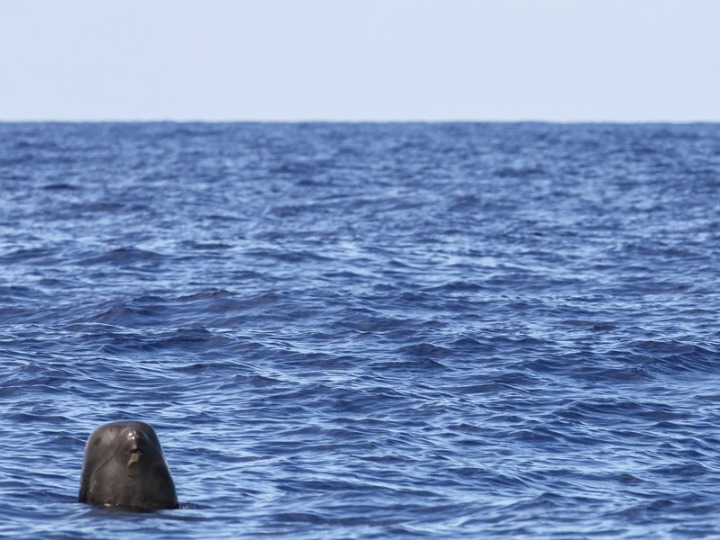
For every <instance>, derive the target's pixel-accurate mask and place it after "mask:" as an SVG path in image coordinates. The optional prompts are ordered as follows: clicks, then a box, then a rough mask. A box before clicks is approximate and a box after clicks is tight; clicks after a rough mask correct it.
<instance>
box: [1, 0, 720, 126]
mask: <svg viewBox="0 0 720 540" xmlns="http://www.w3.org/2000/svg"><path fill="white" fill-rule="evenodd" d="M719 96H720V0H0V120H17V119H25V120H551V121H584V120H592V121H697V120H701V121H720V97H719Z"/></svg>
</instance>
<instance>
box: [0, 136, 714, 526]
mask: <svg viewBox="0 0 720 540" xmlns="http://www.w3.org/2000/svg"><path fill="white" fill-rule="evenodd" d="M0 195H1V199H0V536H2V537H6V538H48V539H56V538H67V539H83V538H173V539H178V538H180V539H182V538H197V539H207V538H228V539H229V538H233V539H234V538H248V539H251V538H252V539H255V538H292V539H294V540H298V539H345V538H347V539H356V538H357V539H360V538H362V539H366V538H367V539H372V538H383V539H384V538H428V539H430V538H432V539H437V538H472V539H478V538H483V539H495V538H503V539H504V538H513V539H538V538H546V539H568V540H570V539H572V540H577V539H584V538H588V539H595V538H603V539H604V538H612V539H646V538H653V539H654V538H672V539H676V538H678V539H685V538H718V537H720V317H719V313H718V312H719V309H720V125H717V124H685V125H682V124H676V125H669V124H668V125H663V124H659V125H650V124H642V125H633V124H626V125H621V124H586V125H585V124H571V125H563V124H542V123H510V124H486V123H447V124H443V123H409V124H401V123H398V124H371V123H359V124H333V123H294V124H283V123H278V124H270V123H268V124H263V123H258V124H252V123H226V124H212V123H95V124H91V123H87V124H83V123H78V124H58V123H27V124H23V123H19V124H13V123H4V124H0ZM118 419H139V420H144V421H146V422H148V423H150V424H151V425H153V426H154V427H155V429H156V431H157V433H158V435H159V437H160V440H161V442H162V445H163V448H164V451H165V455H166V457H167V461H168V463H169V465H170V469H171V471H172V474H173V477H174V480H175V484H176V486H177V491H178V497H179V499H180V503H181V507H180V508H179V509H176V510H163V511H159V512H151V513H132V512H125V511H110V510H106V509H101V508H95V507H92V506H89V505H85V504H81V503H79V502H77V496H78V489H79V483H80V470H81V467H82V459H83V452H84V446H85V442H86V441H87V438H88V436H89V435H90V433H91V432H92V430H93V429H94V428H95V427H97V426H99V425H101V424H103V423H105V422H108V421H112V420H118Z"/></svg>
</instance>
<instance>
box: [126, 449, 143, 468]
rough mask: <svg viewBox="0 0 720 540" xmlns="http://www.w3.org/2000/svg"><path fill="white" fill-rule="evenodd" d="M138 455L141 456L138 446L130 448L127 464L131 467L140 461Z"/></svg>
mask: <svg viewBox="0 0 720 540" xmlns="http://www.w3.org/2000/svg"><path fill="white" fill-rule="evenodd" d="M140 456H142V452H141V451H140V448H138V447H135V448H132V449H131V450H130V459H128V462H127V466H128V467H132V466H133V465H135V464H136V463H137V462H139V461H140Z"/></svg>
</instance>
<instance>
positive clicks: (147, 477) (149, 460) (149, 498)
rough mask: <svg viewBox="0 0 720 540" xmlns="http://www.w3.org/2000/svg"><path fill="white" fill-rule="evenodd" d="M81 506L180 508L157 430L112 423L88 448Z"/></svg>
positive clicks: (135, 423)
mask: <svg viewBox="0 0 720 540" xmlns="http://www.w3.org/2000/svg"><path fill="white" fill-rule="evenodd" d="M78 500H79V501H80V502H82V503H88V504H92V505H95V506H103V507H119V508H127V509H135V510H150V511H152V510H161V509H167V508H177V507H178V500H177V493H176V491H175V483H174V482H173V479H172V476H171V475H170V469H169V468H168V465H167V461H166V460H165V455H164V453H163V450H162V447H161V446H160V439H158V436H157V433H155V430H154V429H153V428H152V427H151V426H150V425H149V424H146V423H145V422H140V421H137V420H121V421H116V422H110V423H108V424H104V425H102V426H100V427H98V428H97V429H96V430H95V431H93V432H92V434H91V435H90V437H89V438H88V440H87V444H86V445H85V456H84V460H83V467H82V476H81V480H80V493H79V495H78Z"/></svg>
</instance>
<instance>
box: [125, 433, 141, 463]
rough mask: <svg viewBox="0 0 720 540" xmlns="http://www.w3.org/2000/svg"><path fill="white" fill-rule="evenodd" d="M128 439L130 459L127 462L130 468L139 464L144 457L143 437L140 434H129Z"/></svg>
mask: <svg viewBox="0 0 720 540" xmlns="http://www.w3.org/2000/svg"><path fill="white" fill-rule="evenodd" d="M127 439H128V442H129V443H130V444H129V447H128V450H130V457H129V458H128V461H127V466H128V468H129V467H132V466H133V465H135V464H136V463H138V462H139V461H140V458H141V457H142V448H141V446H142V437H141V436H140V435H139V434H138V433H135V432H132V433H130V434H128V437H127Z"/></svg>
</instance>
